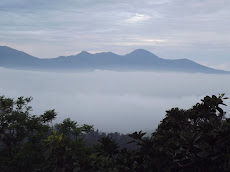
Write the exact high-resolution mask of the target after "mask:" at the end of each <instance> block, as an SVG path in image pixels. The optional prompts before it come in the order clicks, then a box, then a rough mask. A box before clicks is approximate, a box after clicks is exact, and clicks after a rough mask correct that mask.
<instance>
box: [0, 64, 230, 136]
mask: <svg viewBox="0 0 230 172" xmlns="http://www.w3.org/2000/svg"><path fill="white" fill-rule="evenodd" d="M229 86H230V75H211V74H187V73H154V72H113V71H95V72H89V73H48V72H34V71H33V72H32V71H18V70H9V69H3V68H0V95H5V96H6V97H12V98H17V97H19V96H25V97H27V96H32V97H33V101H32V103H31V105H32V106H33V111H32V114H42V113H43V112H44V111H45V110H48V109H55V110H56V111H57V112H58V116H57V120H56V121H57V122H60V121H62V120H63V119H65V118H67V117H70V118H71V119H73V120H76V121H77V122H78V123H79V124H83V123H86V124H91V125H94V127H95V128H96V129H99V130H101V131H106V132H113V131H118V132H121V133H127V132H133V131H136V130H144V131H153V130H154V129H155V128H156V127H157V125H158V124H159V122H160V121H161V120H162V119H163V117H164V115H165V111H166V110H168V109H170V108H172V107H179V108H190V107H191V106H192V105H194V104H195V103H197V102H199V101H200V99H201V98H203V96H205V95H212V94H216V95H218V93H226V95H227V96H229V93H230V92H229V91H230V90H229ZM226 103H227V104H228V106H229V107H230V101H229V100H227V101H226ZM229 107H225V108H224V110H226V111H227V112H229V113H230V108H229ZM229 113H228V115H229Z"/></svg>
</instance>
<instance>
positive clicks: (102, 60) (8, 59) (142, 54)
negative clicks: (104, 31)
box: [0, 46, 230, 74]
mask: <svg viewBox="0 0 230 172" xmlns="http://www.w3.org/2000/svg"><path fill="white" fill-rule="evenodd" d="M0 67H4V68H13V69H23V70H45V71H93V70H114V71H164V72H199V73H219V74H230V72H229V71H223V70H217V69H213V68H209V67H206V66H203V65H200V64H198V63H196V62H193V61H191V60H188V59H176V60H170V59H163V58H159V57H158V56H156V55H155V54H153V53H151V52H149V51H147V50H143V49H137V50H135V51H133V52H131V53H129V54H126V55H117V54H114V53H112V52H102V53H96V54H91V53H88V52H86V51H82V52H81V53H79V54H77V55H72V56H60V57H57V58H50V59H40V58H37V57H34V56H31V55H29V54H27V53H25V52H22V51H18V50H15V49H13V48H10V47H6V46H0Z"/></svg>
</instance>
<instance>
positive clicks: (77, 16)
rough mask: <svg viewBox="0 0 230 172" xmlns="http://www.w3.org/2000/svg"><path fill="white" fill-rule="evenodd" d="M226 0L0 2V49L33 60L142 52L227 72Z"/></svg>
mask: <svg viewBox="0 0 230 172" xmlns="http://www.w3.org/2000/svg"><path fill="white" fill-rule="evenodd" d="M229 21H230V1H229V0H141V1H140V0H65V1H64V0H1V1H0V45H5V46H9V47H12V48H15V49H18V50H22V51H25V52H27V53H29V54H31V55H33V56H36V57H39V58H54V57H58V56H62V55H74V54H77V53H79V52H81V51H83V50H85V51H89V52H91V53H96V52H107V51H111V52H114V53H117V54H121V55H123V54H127V53H129V52H131V51H133V50H135V49H138V48H143V49H146V50H149V51H151V52H152V53H154V54H156V55H158V56H159V57H161V58H168V59H178V58H188V59H190V60H194V61H196V62H198V63H201V64H204V65H207V66H210V67H214V68H218V69H225V70H230V58H229V56H230V22H229Z"/></svg>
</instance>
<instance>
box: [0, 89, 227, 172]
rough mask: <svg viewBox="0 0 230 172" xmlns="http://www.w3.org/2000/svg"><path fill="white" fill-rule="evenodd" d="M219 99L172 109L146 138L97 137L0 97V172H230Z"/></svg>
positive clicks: (24, 100)
mask: <svg viewBox="0 0 230 172" xmlns="http://www.w3.org/2000/svg"><path fill="white" fill-rule="evenodd" d="M225 99H227V98H226V97H224V94H221V95H219V96H211V97H210V96H206V97H204V99H202V100H201V103H197V104H196V105H194V106H193V107H192V108H190V109H188V110H183V109H179V108H172V109H171V110H168V111H166V116H165V118H164V119H163V120H162V121H161V123H160V124H159V126H158V128H157V129H156V131H155V132H154V133H152V136H151V137H146V136H145V135H146V133H143V132H142V131H140V132H134V133H133V134H129V135H121V134H119V133H117V132H116V133H109V134H106V133H100V132H99V131H98V130H97V131H94V130H93V126H90V125H86V124H84V125H79V124H78V123H77V122H75V121H72V120H71V119H69V118H67V119H65V120H63V121H62V122H61V123H58V124H55V125H54V126H53V124H52V121H53V120H54V119H55V118H56V115H57V113H56V112H55V110H48V111H45V113H44V114H42V115H40V116H35V115H31V114H30V111H31V107H30V106H28V104H29V103H30V101H31V100H32V98H24V97H19V98H18V99H17V100H13V99H10V98H5V97H4V96H1V97H0V171H1V172H27V171H28V172H32V171H36V172H47V171H51V172H52V171H53V172H63V171H68V172H72V171H73V172H75V171H76V172H77V171H80V172H84V171H89V172H94V171H99V172H109V171H111V172H116V171H118V172H119V171H122V172H123V171H124V172H133V171H136V172H152V171H154V172H206V171H209V172H212V171H213V172H217V171H218V172H221V171H229V170H230V156H229V155H230V119H229V118H226V116H225V115H226V114H225V112H224V111H223V109H222V108H221V106H225V104H224V102H223V101H224V100H225Z"/></svg>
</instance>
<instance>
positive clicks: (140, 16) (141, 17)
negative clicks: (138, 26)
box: [125, 14, 151, 24]
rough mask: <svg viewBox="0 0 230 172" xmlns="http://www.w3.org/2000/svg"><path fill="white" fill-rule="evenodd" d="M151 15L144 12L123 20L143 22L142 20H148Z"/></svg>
mask: <svg viewBox="0 0 230 172" xmlns="http://www.w3.org/2000/svg"><path fill="white" fill-rule="evenodd" d="M150 18H151V17H150V16H147V15H145V14H135V16H133V17H131V18H129V19H127V20H125V21H126V22H128V23H133V24H135V23H140V22H143V21H146V20H149V19H150Z"/></svg>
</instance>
